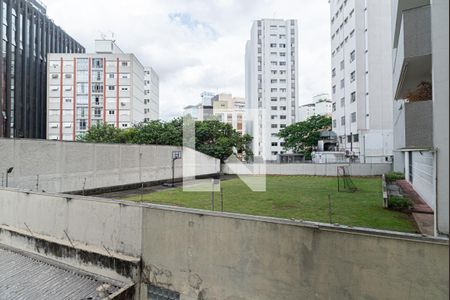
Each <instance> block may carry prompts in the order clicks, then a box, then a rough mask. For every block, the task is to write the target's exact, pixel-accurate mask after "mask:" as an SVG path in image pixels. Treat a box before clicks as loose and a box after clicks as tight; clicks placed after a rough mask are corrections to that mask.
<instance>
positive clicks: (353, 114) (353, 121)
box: [351, 112, 356, 123]
mask: <svg viewBox="0 0 450 300" xmlns="http://www.w3.org/2000/svg"><path fill="white" fill-rule="evenodd" d="M351 119H352V123H356V112H354V113H352V115H351Z"/></svg>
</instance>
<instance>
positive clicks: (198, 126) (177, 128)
mask: <svg viewBox="0 0 450 300" xmlns="http://www.w3.org/2000/svg"><path fill="white" fill-rule="evenodd" d="M195 130H196V142H195V146H196V150H197V151H200V152H202V153H204V154H206V155H209V156H212V157H215V158H217V159H220V160H221V162H224V161H225V160H226V159H227V158H228V157H230V156H231V155H232V154H233V153H234V152H238V153H240V154H242V155H245V159H247V160H249V159H251V158H252V157H253V153H252V151H251V149H250V144H251V142H252V140H253V138H252V137H251V136H250V135H248V134H246V135H244V136H241V135H240V134H239V133H238V132H237V131H236V130H235V129H233V127H232V126H231V125H230V124H225V123H222V122H219V121H216V120H213V121H203V122H200V121H197V122H195ZM78 140H79V141H81V142H89V143H109V144H113V143H116V144H124V143H127V144H138V145H169V146H182V145H183V119H182V118H176V119H173V120H172V121H170V122H163V121H152V122H149V123H141V124H138V125H136V126H134V127H132V128H129V129H117V128H115V127H114V126H113V125H99V126H93V127H91V128H90V129H89V130H88V132H87V133H86V134H85V135H83V136H80V137H79V139H78Z"/></svg>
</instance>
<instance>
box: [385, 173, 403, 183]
mask: <svg viewBox="0 0 450 300" xmlns="http://www.w3.org/2000/svg"><path fill="white" fill-rule="evenodd" d="M404 179H405V174H403V173H398V172H391V173H388V174H386V181H387V182H388V183H391V182H396V181H397V180H404Z"/></svg>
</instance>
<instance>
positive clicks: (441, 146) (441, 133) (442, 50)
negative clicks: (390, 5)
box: [431, 0, 450, 235]
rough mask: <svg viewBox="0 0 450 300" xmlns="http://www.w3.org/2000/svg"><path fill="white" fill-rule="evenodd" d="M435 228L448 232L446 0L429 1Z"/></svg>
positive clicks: (447, 46) (447, 52) (447, 16)
mask: <svg viewBox="0 0 450 300" xmlns="http://www.w3.org/2000/svg"><path fill="white" fill-rule="evenodd" d="M431 28H432V48H433V62H432V64H433V107H434V108H433V109H434V112H433V118H434V145H435V148H436V149H437V163H436V165H437V173H436V174H437V178H438V181H437V189H436V198H437V199H436V201H437V211H438V212H437V223H438V224H437V225H438V226H437V227H438V231H439V232H442V233H445V234H447V235H448V234H449V192H450V191H449V185H448V181H449V74H448V73H449V1H447V0H432V1H431Z"/></svg>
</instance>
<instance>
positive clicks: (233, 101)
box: [212, 94, 245, 135]
mask: <svg viewBox="0 0 450 300" xmlns="http://www.w3.org/2000/svg"><path fill="white" fill-rule="evenodd" d="M212 104H213V114H214V116H215V117H218V118H219V120H220V121H221V122H223V123H227V124H230V125H231V126H233V128H234V129H235V130H236V131H237V132H238V133H240V134H241V135H243V134H245V99H244V98H238V97H233V95H231V94H218V95H216V96H214V98H212Z"/></svg>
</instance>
